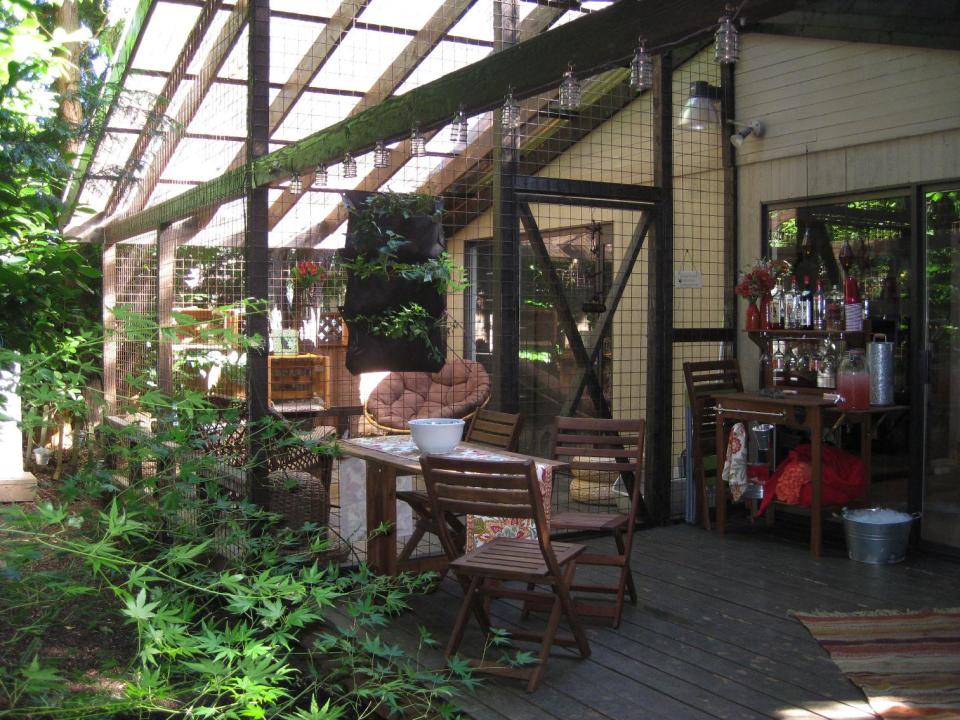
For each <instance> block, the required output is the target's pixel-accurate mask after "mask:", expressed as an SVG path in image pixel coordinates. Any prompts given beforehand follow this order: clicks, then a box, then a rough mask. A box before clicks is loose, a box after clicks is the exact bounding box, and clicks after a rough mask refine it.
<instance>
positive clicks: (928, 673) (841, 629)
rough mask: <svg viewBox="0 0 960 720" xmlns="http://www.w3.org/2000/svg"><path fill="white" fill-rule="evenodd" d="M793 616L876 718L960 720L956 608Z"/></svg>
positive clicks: (959, 647) (958, 618) (959, 629)
mask: <svg viewBox="0 0 960 720" xmlns="http://www.w3.org/2000/svg"><path fill="white" fill-rule="evenodd" d="M793 615H794V617H796V618H797V619H798V620H799V621H800V622H802V623H803V624H804V625H806V627H807V629H808V630H809V631H810V634H811V635H813V637H815V638H816V639H817V641H818V642H819V643H820V644H821V645H822V646H823V648H824V649H825V650H826V651H827V652H828V653H830V657H831V658H832V659H833V661H834V662H835V663H836V664H837V666H838V667H839V668H840V669H841V670H842V671H843V672H844V674H845V675H846V676H847V677H848V678H850V679H851V680H852V681H853V682H855V683H856V684H857V685H859V686H860V688H861V689H862V690H863V692H864V694H865V695H866V696H867V700H869V702H870V707H871V708H872V709H873V711H874V712H875V713H877V715H878V716H879V717H882V718H885V719H886V720H892V719H897V720H900V719H902V718H924V719H926V720H941V719H942V720H946V719H947V718H952V719H954V720H956V718H960V608H947V609H943V610H920V611H916V612H913V611H899V610H879V611H876V612H865V613H855V614H840V613H800V612H795V613H793Z"/></svg>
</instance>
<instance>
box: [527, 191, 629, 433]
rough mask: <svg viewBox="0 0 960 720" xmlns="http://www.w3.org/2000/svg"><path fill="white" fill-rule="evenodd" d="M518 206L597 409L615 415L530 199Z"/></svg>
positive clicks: (605, 415) (561, 322) (561, 321)
mask: <svg viewBox="0 0 960 720" xmlns="http://www.w3.org/2000/svg"><path fill="white" fill-rule="evenodd" d="M517 209H518V211H519V215H520V223H521V224H522V225H523V229H524V230H526V232H527V241H528V242H529V243H530V247H531V249H532V250H533V255H534V257H535V258H536V259H537V263H538V264H539V265H540V270H541V271H543V273H544V274H545V275H546V276H547V281H548V282H549V283H550V288H551V290H553V301H554V307H556V309H557V315H558V317H559V320H560V328H561V329H562V330H563V331H564V332H565V333H566V335H567V342H569V343H570V350H571V351H572V352H573V357H574V358H575V359H576V361H577V366H578V367H579V368H580V372H581V374H582V376H583V378H584V380H585V382H586V386H587V390H588V391H589V392H590V398H591V399H592V400H593V404H594V407H596V409H597V416H598V417H613V415H612V413H611V412H610V406H609V405H608V404H607V399H606V398H605V397H604V396H603V387H602V386H601V385H600V381H599V380H598V379H597V374H596V371H595V370H594V364H593V363H592V362H590V356H589V354H588V353H587V349H586V347H585V346H584V344H583V337H582V336H581V335H580V329H579V328H578V327H577V321H576V319H575V318H574V317H573V311H572V310H571V309H570V303H568V302H567V296H566V295H565V294H564V292H563V281H562V280H561V279H560V275H558V274H557V269H556V268H555V267H554V265H553V261H552V260H551V259H550V251H549V250H548V249H547V244H546V242H545V241H544V239H543V235H541V234H540V228H539V227H538V226H537V219H536V218H535V217H534V215H533V211H532V210H531V209H530V205H529V204H528V203H526V202H522V201H521V202H518V203H517Z"/></svg>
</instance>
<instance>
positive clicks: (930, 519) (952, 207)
mask: <svg viewBox="0 0 960 720" xmlns="http://www.w3.org/2000/svg"><path fill="white" fill-rule="evenodd" d="M924 201H925V202H924V205H925V227H924V235H925V239H926V251H925V252H926V269H927V293H926V314H927V323H926V337H925V341H926V347H927V353H928V357H927V363H928V367H929V371H928V385H927V393H926V395H927V412H926V433H925V437H926V449H925V452H926V463H925V467H926V472H925V477H924V484H923V539H924V540H925V541H929V542H932V543H936V544H938V545H946V546H949V547H951V548H954V549H960V184H958V185H956V186H954V187H953V188H947V189H943V190H936V191H928V192H925V193H924Z"/></svg>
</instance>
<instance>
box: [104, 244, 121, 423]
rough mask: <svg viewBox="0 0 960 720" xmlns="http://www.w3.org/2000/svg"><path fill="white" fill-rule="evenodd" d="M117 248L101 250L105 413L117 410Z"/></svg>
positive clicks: (110, 247)
mask: <svg viewBox="0 0 960 720" xmlns="http://www.w3.org/2000/svg"><path fill="white" fill-rule="evenodd" d="M116 305H117V246H116V245H108V246H106V247H104V249H103V331H104V336H103V399H104V403H105V405H106V412H107V413H108V414H109V413H113V412H115V411H116V409H117V354H118V351H119V346H118V344H117V320H116V318H115V317H114V316H113V309H114V308H115V307H116Z"/></svg>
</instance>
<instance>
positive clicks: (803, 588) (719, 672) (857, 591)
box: [390, 526, 960, 720]
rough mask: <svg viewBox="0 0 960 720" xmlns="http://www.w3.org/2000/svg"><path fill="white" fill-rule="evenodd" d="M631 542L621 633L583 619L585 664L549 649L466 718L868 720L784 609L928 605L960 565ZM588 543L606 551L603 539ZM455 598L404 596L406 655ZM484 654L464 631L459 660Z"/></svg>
mask: <svg viewBox="0 0 960 720" xmlns="http://www.w3.org/2000/svg"><path fill="white" fill-rule="evenodd" d="M635 542H636V545H635V549H634V553H633V557H632V565H633V568H634V574H635V578H636V580H637V585H638V590H639V593H640V601H639V603H638V604H637V605H636V606H630V605H627V606H626V607H625V608H624V617H623V622H622V623H621V627H620V628H619V629H618V630H614V629H612V628H610V627H609V626H608V625H607V624H605V623H604V622H603V621H599V620H588V621H587V634H588V637H589V639H590V642H591V648H592V651H593V652H592V655H591V657H590V658H589V659H587V660H579V659H578V658H577V657H576V656H575V655H574V654H573V653H570V652H569V651H567V650H562V649H558V648H555V649H554V653H553V655H552V656H551V659H550V662H549V663H548V665H547V671H546V675H545V678H544V682H543V684H542V685H541V687H540V689H539V690H538V691H537V692H535V693H532V694H528V693H526V692H524V689H523V683H520V682H517V681H516V680H511V679H507V678H488V679H485V680H484V681H483V683H482V685H481V686H480V688H479V689H478V691H477V693H476V695H471V696H467V697H466V698H464V702H463V708H464V711H465V712H466V714H467V715H468V716H469V717H471V718H474V720H503V718H508V717H509V718H518V719H520V720H526V719H528V718H529V719H530V720H534V719H535V718H542V719H543V720H551V719H552V720H621V719H622V720H628V719H631V720H632V719H633V718H644V719H646V718H653V719H655V718H667V719H668V720H687V719H688V718H689V720H703V719H704V718H728V719H731V720H734V719H736V720H747V719H752V718H778V719H781V720H782V719H783V718H814V719H817V718H820V719H822V718H828V719H830V720H861V719H863V720H866V719H867V718H871V717H873V716H872V715H871V714H870V711H869V708H868V706H867V705H866V702H865V700H864V698H863V695H862V694H861V693H860V691H859V690H858V689H857V688H856V687H855V686H854V685H853V684H852V683H850V682H849V681H848V680H847V679H846V678H845V677H844V676H843V674H842V673H841V672H840V671H839V670H838V669H837V668H836V666H835V665H834V664H833V662H832V661H831V660H830V659H829V657H828V656H827V654H826V653H825V652H824V651H823V650H822V649H821V648H820V646H819V645H818V643H817V642H816V641H815V640H814V639H813V638H812V637H811V636H810V635H809V633H808V632H807V631H806V629H805V628H804V627H803V626H802V625H801V624H800V623H799V622H798V621H796V620H795V619H794V618H792V617H791V616H790V614H789V613H790V611H791V610H793V611H809V610H836V611H857V610H865V609H881V608H905V607H909V608H921V607H936V606H945V605H948V604H955V603H956V599H955V598H956V597H957V596H958V595H960V580H958V578H960V572H958V570H960V564H957V563H955V562H951V561H950V560H945V559H940V558H935V557H931V556H925V555H921V554H919V553H913V552H911V553H910V554H909V555H908V558H907V560H906V561H905V562H904V563H901V564H898V565H878V566H874V565H866V564H864V563H856V562H853V561H851V560H849V559H848V558H847V557H846V556H845V552H844V551H843V548H842V544H841V543H842V541H839V542H838V540H837V539H836V537H834V539H833V541H832V542H830V541H829V538H828V544H827V546H826V552H825V553H824V556H823V557H820V558H814V557H812V556H811V555H810V553H809V550H808V548H807V544H806V537H805V535H804V534H803V533H797V534H795V536H790V535H789V533H788V534H782V533H779V532H773V533H770V532H766V531H764V530H763V529H761V528H757V529H752V528H751V529H749V530H748V531H747V532H737V531H734V532H728V533H727V535H725V536H723V537H721V536H719V535H718V534H716V533H710V532H706V531H703V530H701V529H699V528H695V527H690V526H669V527H663V528H654V529H650V530H645V531H642V532H639V533H637V535H636V540H635ZM585 544H587V545H589V546H590V548H591V549H592V550H597V549H600V550H603V549H606V548H608V540H606V539H595V540H589V541H586V543H585ZM611 572H612V570H611V569H609V568H597V567H587V566H580V567H579V568H578V571H577V576H578V579H579V580H581V581H584V582H592V581H596V580H597V579H601V578H604V577H606V576H608V575H609V574H610V573H611ZM460 598H461V589H460V586H459V585H458V584H457V583H456V582H454V581H453V580H452V579H451V578H447V579H446V580H445V581H444V583H443V584H442V586H441V588H440V589H439V590H438V591H437V592H436V593H433V594H431V595H425V596H417V597H415V598H412V600H411V610H410V611H409V612H408V613H406V614H405V615H404V616H403V617H402V618H401V619H400V620H399V621H398V622H397V623H395V624H394V626H392V627H391V629H390V632H391V633H400V634H403V635H406V637H407V639H406V642H408V643H413V644H415V643H416V626H417V625H418V624H420V625H424V626H426V627H428V628H429V629H430V630H432V631H433V632H434V634H435V636H436V638H437V639H438V640H440V641H441V642H444V641H445V640H446V638H447V637H448V635H449V630H450V628H451V627H452V624H453V618H454V615H455V613H456V611H457V608H458V607H459V604H460ZM492 614H493V618H494V622H495V624H497V623H499V624H502V625H503V626H505V627H507V628H510V627H515V626H519V625H521V624H522V625H523V626H524V627H525V628H528V629H529V628H531V627H536V626H537V625H542V623H543V618H542V617H536V616H535V617H533V618H531V619H529V620H526V621H524V620H523V619H522V618H521V615H520V608H519V606H518V604H517V603H516V602H515V601H507V602H503V601H496V602H494V603H493V606H492ZM523 646H524V647H527V646H526V645H523ZM481 647H482V638H481V637H480V633H479V632H478V630H477V629H476V626H475V624H474V623H471V626H470V627H469V629H468V631H467V634H466V636H465V639H464V652H465V653H467V654H469V653H471V652H474V651H476V650H478V649H479V648H481ZM439 657H440V656H439V651H436V658H439ZM436 658H434V660H431V662H434V661H435V660H436Z"/></svg>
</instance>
